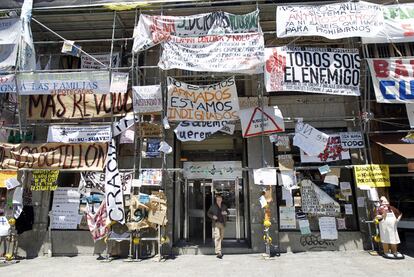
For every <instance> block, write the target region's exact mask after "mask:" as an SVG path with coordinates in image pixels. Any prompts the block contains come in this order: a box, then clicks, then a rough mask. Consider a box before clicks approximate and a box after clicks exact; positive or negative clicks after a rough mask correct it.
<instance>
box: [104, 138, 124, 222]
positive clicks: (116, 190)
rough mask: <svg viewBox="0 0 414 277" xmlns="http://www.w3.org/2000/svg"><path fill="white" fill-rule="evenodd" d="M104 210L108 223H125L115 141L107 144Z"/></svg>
mask: <svg viewBox="0 0 414 277" xmlns="http://www.w3.org/2000/svg"><path fill="white" fill-rule="evenodd" d="M105 198H106V210H107V212H108V219H109V220H110V221H117V222H119V223H121V224H124V223H125V211H124V196H123V191H122V185H121V176H120V175H119V170H118V158H117V154H116V144H115V140H113V139H112V142H111V143H110V144H109V150H108V157H107V158H106V167H105Z"/></svg>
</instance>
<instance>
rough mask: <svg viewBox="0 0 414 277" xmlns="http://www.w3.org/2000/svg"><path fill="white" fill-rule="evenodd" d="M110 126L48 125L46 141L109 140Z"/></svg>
mask: <svg viewBox="0 0 414 277" xmlns="http://www.w3.org/2000/svg"><path fill="white" fill-rule="evenodd" d="M111 138H112V136H111V127H110V126H62V125H53V126H49V131H48V133H47V142H64V143H83V142H109V141H111Z"/></svg>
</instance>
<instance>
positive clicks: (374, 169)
mask: <svg viewBox="0 0 414 277" xmlns="http://www.w3.org/2000/svg"><path fill="white" fill-rule="evenodd" d="M354 174H355V182H356V184H357V186H358V187H360V186H361V187H366V186H368V187H371V188H380V187H389V186H391V182H390V169H389V166H388V165H386V164H366V165H354Z"/></svg>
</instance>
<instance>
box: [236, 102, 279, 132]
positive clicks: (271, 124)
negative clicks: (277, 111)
mask: <svg viewBox="0 0 414 277" xmlns="http://www.w3.org/2000/svg"><path fill="white" fill-rule="evenodd" d="M256 113H257V114H258V115H260V113H262V114H263V120H265V119H266V118H267V119H269V123H268V126H266V127H265V128H264V130H263V132H262V130H261V128H260V129H257V128H252V123H253V120H254V119H255V115H256ZM258 118H261V115H260V117H258ZM284 131H285V130H284V129H283V128H280V126H279V125H278V124H277V123H276V121H275V120H274V119H273V117H272V116H270V115H269V114H267V113H266V112H265V111H263V110H262V109H261V108H260V107H256V108H255V109H254V111H253V114H252V116H251V117H250V120H249V124H248V125H247V128H246V131H245V132H244V134H243V137H245V138H248V137H253V136H258V135H261V134H271V133H277V132H284Z"/></svg>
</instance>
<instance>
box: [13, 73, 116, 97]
mask: <svg viewBox="0 0 414 277" xmlns="http://www.w3.org/2000/svg"><path fill="white" fill-rule="evenodd" d="M17 83H18V86H19V94H21V95H39V94H61V95H68V94H69V95H70V94H108V93H109V72H107V71H87V72H69V73H21V74H19V76H18V77H17Z"/></svg>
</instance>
